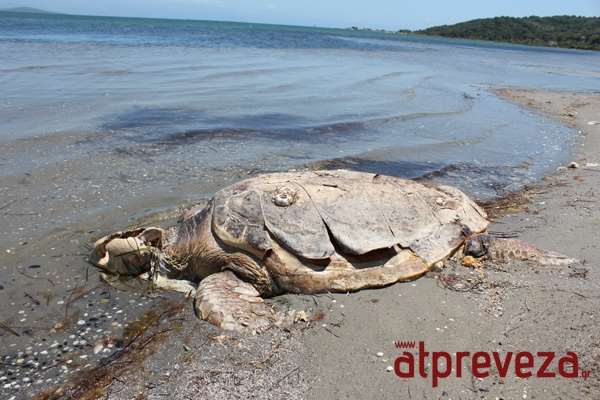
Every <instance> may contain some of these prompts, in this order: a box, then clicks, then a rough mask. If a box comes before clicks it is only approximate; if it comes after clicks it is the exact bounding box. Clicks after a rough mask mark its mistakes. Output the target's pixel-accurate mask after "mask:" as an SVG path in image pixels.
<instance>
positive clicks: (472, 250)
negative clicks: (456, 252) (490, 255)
mask: <svg viewBox="0 0 600 400" xmlns="http://www.w3.org/2000/svg"><path fill="white" fill-rule="evenodd" d="M464 253H465V255H466V256H472V257H476V258H479V257H483V256H485V254H486V253H487V251H486V249H485V246H484V245H483V243H481V240H478V239H469V240H467V242H466V243H465V250H464Z"/></svg>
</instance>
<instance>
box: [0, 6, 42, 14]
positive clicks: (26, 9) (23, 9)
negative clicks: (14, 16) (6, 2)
mask: <svg viewBox="0 0 600 400" xmlns="http://www.w3.org/2000/svg"><path fill="white" fill-rule="evenodd" d="M0 11H3V12H16V13H30V14H53V13H52V12H50V11H46V10H40V9H39V8H33V7H13V8H5V9H1V10H0Z"/></svg>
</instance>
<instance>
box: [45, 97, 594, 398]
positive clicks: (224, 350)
mask: <svg viewBox="0 0 600 400" xmlns="http://www.w3.org/2000/svg"><path fill="white" fill-rule="evenodd" d="M494 93H495V94H496V95H498V96H499V97H501V98H503V99H505V100H508V101H512V102H515V103H517V104H519V105H521V106H523V107H526V109H527V110H531V109H534V110H536V112H541V113H543V114H545V115H547V116H549V117H551V118H555V119H559V120H560V121H561V122H563V123H567V124H568V125H569V126H572V127H575V128H577V129H578V131H580V132H581V133H580V134H579V135H580V140H578V141H577V147H578V148H576V149H574V157H575V161H576V162H578V163H579V164H580V166H582V168H577V169H564V170H563V169H560V170H559V171H557V172H555V173H554V174H551V175H549V176H547V177H545V178H544V179H543V180H542V181H541V182H539V184H536V185H535V187H534V188H533V189H532V190H525V191H523V192H522V193H521V192H517V193H515V194H511V195H509V196H507V197H506V199H504V200H503V201H504V204H501V205H498V204H497V203H496V204H495V205H492V206H491V207H493V206H497V207H501V209H500V210H499V212H498V214H497V215H495V216H494V218H493V219H494V223H493V224H492V226H491V227H490V231H492V232H493V233H495V234H499V235H507V236H519V237H520V238H522V239H524V240H527V241H530V242H532V243H534V244H536V245H539V246H540V247H544V248H547V249H550V250H556V251H559V252H563V253H565V254H568V255H571V256H575V257H578V258H582V259H585V260H586V262H585V264H584V265H583V266H581V267H577V268H574V269H573V268H569V269H568V270H560V269H556V268H550V269H548V270H544V269H543V268H538V267H534V268H532V269H531V270H523V269H519V268H515V267H510V268H507V270H501V271H496V270H491V271H484V272H483V274H484V275H482V276H479V275H477V273H475V271H471V270H469V271H462V270H461V271H458V272H457V271H454V270H449V272H448V273H452V274H454V273H457V274H456V276H459V277H460V279H464V280H465V281H468V280H469V279H470V280H471V281H473V280H475V281H476V282H478V286H477V287H475V286H473V287H472V289H473V290H468V291H464V292H458V291H454V290H450V289H449V288H448V287H447V286H444V285H442V284H441V283H442V282H445V281H444V277H445V275H444V274H443V273H442V274H439V275H437V274H430V275H431V276H427V277H423V278H421V279H418V280H416V281H414V282H411V283H400V284H396V285H392V286H390V287H388V288H385V289H377V290H365V291H361V292H357V293H353V294H351V295H349V296H346V295H343V294H332V295H321V296H297V295H286V296H280V297H279V298H277V299H275V301H281V302H287V303H292V304H294V305H295V306H296V307H298V308H299V309H306V310H310V311H311V312H312V314H313V315H320V317H319V319H318V320H317V319H316V318H315V319H314V320H312V321H311V322H309V323H307V324H306V325H304V324H302V326H296V327H294V328H293V329H291V330H290V331H286V332H269V333H268V334H264V335H260V337H246V338H240V337H235V336H229V335H226V334H223V333H222V332H219V331H218V330H216V329H215V328H213V327H212V326H208V324H206V323H203V322H199V321H197V320H195V317H194V316H193V313H191V311H190V309H189V307H184V308H183V311H182V312H181V313H179V314H178V315H176V316H175V317H174V316H170V319H169V321H170V322H169V323H173V324H174V325H173V326H174V327H176V329H174V330H172V331H169V332H168V333H166V335H165V334H164V333H162V334H161V337H160V338H159V339H160V343H157V344H156V345H153V346H152V349H150V348H149V349H148V351H147V352H145V353H144V351H145V350H144V349H143V348H142V349H139V351H138V352H134V353H135V354H132V353H130V354H125V355H124V356H125V357H126V358H124V359H119V360H118V361H119V365H123V366H124V367H123V368H120V369H115V371H110V370H107V369H106V368H105V370H104V371H103V372H104V373H106V374H108V375H103V376H101V377H95V378H98V379H100V378H101V381H102V382H103V383H102V384H103V385H104V384H106V386H103V387H102V388H98V387H94V386H93V385H92V386H91V387H90V388H88V390H87V391H85V392H84V393H85V394H87V395H92V394H96V395H98V396H106V397H107V398H111V399H121V398H122V399H126V398H134V397H136V396H142V394H143V396H145V397H140V398H154V397H156V396H159V395H160V394H161V393H170V394H171V395H172V396H176V398H179V397H181V398H184V397H185V396H186V395H194V396H197V398H211V399H212V398H216V399H218V398H230V397H231V395H232V393H235V394H237V395H239V396H241V397H244V396H246V397H249V398H254V397H256V398H281V397H282V396H285V397H287V398H289V399H296V398H298V399H300V398H308V399H313V398H314V399H321V398H373V397H377V398H386V399H387V398H389V399H396V398H402V397H411V398H419V396H421V397H423V398H431V397H434V398H444V399H448V398H461V397H462V398H495V397H500V398H502V397H503V398H525V397H527V398H558V397H561V398H564V397H571V398H573V397H575V398H577V397H578V398H582V397H585V396H587V397H589V398H593V397H598V396H600V376H596V375H597V374H594V371H600V340H597V339H596V338H595V337H594V335H595V332H597V328H598V323H597V322H596V321H595V319H594V315H595V312H596V310H597V309H598V307H599V306H600V299H599V296H597V295H596V294H595V291H597V288H598V287H600V271H597V270H596V268H594V267H595V266H596V263H597V262H598V260H600V251H599V250H598V249H597V248H596V247H595V243H594V238H595V237H597V234H595V232H596V231H595V229H596V228H598V227H600V218H599V217H594V215H600V207H599V205H598V204H600V203H598V202H599V201H600V198H599V199H598V200H595V196H596V195H595V193H594V188H595V187H600V166H599V167H598V168H597V169H594V167H588V166H586V164H587V163H595V162H600V156H598V159H594V158H593V157H594V154H600V125H587V122H588V121H590V120H593V117H592V118H591V119H590V117H591V116H593V115H600V94H589V93H585V94H582V93H574V92H548V91H541V90H531V89H507V88H504V89H497V90H494ZM569 114H571V115H569ZM596 118H597V117H596ZM597 170H598V172H596V171H597ZM523 205H525V207H523ZM488 210H489V208H488ZM594 235H596V236H594ZM465 270H466V269H465ZM461 274H462V275H461ZM452 276H453V277H454V275H452ZM122 297H126V296H122ZM117 298H118V297H117ZM127 298H129V297H127ZM158 304H160V303H158ZM150 306H152V304H150ZM596 318H600V315H597V316H596ZM161 326H162V325H161ZM365 327H368V329H365ZM163 328H164V326H163ZM573 328H576V329H575V330H573ZM156 331H158V332H162V331H161V328H160V326H153V327H152V329H151V330H150V331H149V334H150V335H152V334H155V333H156ZM394 340H424V341H425V342H426V346H427V348H428V349H431V350H433V351H449V352H453V351H462V350H466V351H479V350H481V351H495V350H499V351H501V352H502V351H515V350H516V351H518V350H523V351H556V352H557V353H558V354H561V353H562V352H564V351H566V350H568V349H571V350H573V351H576V352H578V354H579V355H580V363H581V366H582V369H586V370H591V371H592V375H591V376H590V377H589V379H587V380H586V381H585V382H584V381H582V380H576V379H571V380H564V379H560V378H556V379H552V380H540V379H537V380H536V379H531V380H520V379H516V378H514V377H513V376H512V375H510V374H509V377H507V378H506V379H500V378H499V377H498V376H494V375H492V376H491V377H489V378H487V379H483V380H477V379H476V380H472V379H464V378H463V379H458V378H449V379H447V380H444V381H442V382H441V384H440V387H438V388H436V389H432V388H431V382H430V381H428V380H425V379H420V378H414V379H411V380H401V379H399V378H397V377H395V376H394V374H393V373H390V372H388V371H387V367H388V366H390V365H392V364H393V358H394V356H395V354H397V350H396V349H394V348H393V342H394ZM165 349H169V351H164V350H165ZM240 349H242V350H243V351H240ZM379 352H382V353H383V354H384V355H383V357H380V356H378V354H377V353H379ZM127 357H131V358H127ZM129 361H131V364H129V363H128V362H129ZM112 374H114V375H112ZM76 376H79V377H81V375H76ZM84 376H88V377H89V376H94V375H84ZM149 381H151V382H154V383H153V385H151V386H148V385H147V384H146V383H147V382H149ZM240 382H242V383H241V386H237V387H236V385H237V384H239V383H240ZM65 389H67V390H66V391H65ZM100 389H101V390H100ZM65 393H67V394H68V393H69V390H68V387H64V386H63V391H62V392H59V393H57V392H55V389H53V390H51V391H46V392H45V393H39V397H37V398H39V399H43V398H54V397H53V395H56V394H61V395H62V394H65ZM71 393H73V392H71ZM75 393H78V394H81V393H82V392H75ZM91 398H94V397H91ZM195 398H196V397H195Z"/></svg>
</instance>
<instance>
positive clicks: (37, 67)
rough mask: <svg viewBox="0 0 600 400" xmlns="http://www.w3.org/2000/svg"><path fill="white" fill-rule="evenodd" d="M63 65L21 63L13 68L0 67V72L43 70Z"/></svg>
mask: <svg viewBox="0 0 600 400" xmlns="http://www.w3.org/2000/svg"><path fill="white" fill-rule="evenodd" d="M62 67H65V65H58V64H57V65H51V64H49V65H23V66H20V67H14V68H6V69H0V72H5V73H9V72H26V71H37V70H44V69H51V68H62Z"/></svg>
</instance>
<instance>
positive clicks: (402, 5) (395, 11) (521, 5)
mask: <svg viewBox="0 0 600 400" xmlns="http://www.w3.org/2000/svg"><path fill="white" fill-rule="evenodd" d="M22 6H28V7H36V8H42V9H45V10H49V11H56V12H64V13H68V14H85V15H111V16H129V17H156V18H187V19H205V20H220V21H243V22H262V23H274V24H290V25H306V26H324V27H340V28H346V27H350V26H359V27H370V28H383V29H391V30H396V29H420V28H426V27H429V26H433V25H442V24H453V23H457V22H461V21H466V20H470V19H474V18H485V17H494V16H500V15H507V16H515V17H518V16H527V15H541V16H545V15H565V14H568V15H584V16H600V0H437V1H434V0H413V1H405V0H363V1H356V0H100V1H90V0H0V8H8V7H22Z"/></svg>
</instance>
